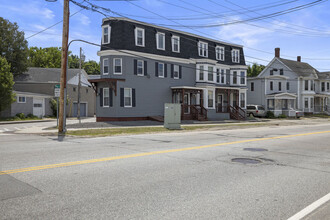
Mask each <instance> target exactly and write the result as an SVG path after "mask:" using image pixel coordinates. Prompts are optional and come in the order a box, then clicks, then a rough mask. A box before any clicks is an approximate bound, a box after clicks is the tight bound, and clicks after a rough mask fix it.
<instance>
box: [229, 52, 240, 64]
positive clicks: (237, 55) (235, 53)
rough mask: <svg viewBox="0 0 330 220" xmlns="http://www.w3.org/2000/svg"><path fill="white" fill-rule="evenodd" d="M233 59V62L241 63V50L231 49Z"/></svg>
mask: <svg viewBox="0 0 330 220" xmlns="http://www.w3.org/2000/svg"><path fill="white" fill-rule="evenodd" d="M231 60H232V62H233V63H239V50H237V49H233V50H232V51H231Z"/></svg>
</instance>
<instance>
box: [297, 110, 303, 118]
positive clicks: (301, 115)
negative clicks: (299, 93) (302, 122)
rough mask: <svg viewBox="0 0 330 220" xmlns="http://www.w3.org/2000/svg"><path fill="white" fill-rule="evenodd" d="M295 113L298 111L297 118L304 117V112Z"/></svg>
mask: <svg viewBox="0 0 330 220" xmlns="http://www.w3.org/2000/svg"><path fill="white" fill-rule="evenodd" d="M295 111H296V118H300V117H304V112H303V111H299V110H295Z"/></svg>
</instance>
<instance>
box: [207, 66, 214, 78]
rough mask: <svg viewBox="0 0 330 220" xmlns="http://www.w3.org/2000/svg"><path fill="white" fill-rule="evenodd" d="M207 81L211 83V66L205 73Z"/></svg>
mask: <svg viewBox="0 0 330 220" xmlns="http://www.w3.org/2000/svg"><path fill="white" fill-rule="evenodd" d="M207 81H209V82H213V66H209V67H208V71H207Z"/></svg>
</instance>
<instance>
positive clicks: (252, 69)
mask: <svg viewBox="0 0 330 220" xmlns="http://www.w3.org/2000/svg"><path fill="white" fill-rule="evenodd" d="M264 69H265V66H264V65H259V64H256V63H254V64H253V65H252V66H249V67H248V69H247V75H248V76H249V77H255V76H258V75H259V73H261V72H262V71H263V70H264Z"/></svg>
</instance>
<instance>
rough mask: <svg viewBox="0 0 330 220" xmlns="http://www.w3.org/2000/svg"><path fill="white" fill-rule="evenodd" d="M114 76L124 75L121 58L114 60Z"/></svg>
mask: <svg viewBox="0 0 330 220" xmlns="http://www.w3.org/2000/svg"><path fill="white" fill-rule="evenodd" d="M113 74H122V60H121V58H114V59H113Z"/></svg>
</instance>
